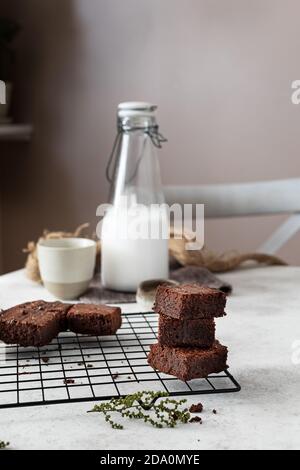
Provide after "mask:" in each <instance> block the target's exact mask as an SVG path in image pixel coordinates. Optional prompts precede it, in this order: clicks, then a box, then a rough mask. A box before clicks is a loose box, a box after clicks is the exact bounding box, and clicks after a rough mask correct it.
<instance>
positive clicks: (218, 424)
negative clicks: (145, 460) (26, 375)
mask: <svg viewBox="0 0 300 470" xmlns="http://www.w3.org/2000/svg"><path fill="white" fill-rule="evenodd" d="M223 277H224V279H226V281H228V282H231V283H232V284H233V288H234V293H233V295H232V296H231V297H230V298H229V300H228V308H227V312H228V316H227V317H225V318H222V319H219V320H218V321H217V335H218V337H219V339H220V340H221V341H222V342H223V343H224V344H226V345H228V346H229V349H230V357H229V364H230V371H231V373H232V374H233V375H234V376H235V377H236V378H237V380H238V381H239V382H240V384H241V386H242V391H241V392H239V393H233V394H225V395H205V396H201V397H200V400H201V401H202V403H203V404H204V407H205V410H204V412H203V415H202V419H203V424H202V425H199V424H189V425H183V426H179V427H178V428H175V429H162V430H159V429H154V428H152V427H150V426H148V425H145V424H144V423H136V422H132V421H130V422H125V423H124V424H125V429H124V430H123V431H118V430H112V429H111V428H110V427H109V426H108V425H107V424H106V423H105V422H104V420H103V418H102V417H101V416H100V415H98V414H87V413H86V411H87V410H89V409H90V408H91V406H92V404H91V403H81V404H65V405H53V406H52V405H51V406H42V407H34V408H22V409H21V408H16V409H9V410H1V411H0V440H1V439H2V440H9V441H10V442H11V447H12V448H13V449H137V448H138V449H149V448H152V449H164V448H165V449H240V448H241V449H248V448H249V449H271V448H275V449H276V448H280V449H293V448H294V449H295V448H298V449H299V448H300V393H299V392H300V363H298V364H297V362H299V361H297V359H300V352H299V351H298V354H297V349H296V348H297V343H296V342H297V341H298V350H299V349H300V348H299V342H300V268H297V267H270V268H260V269H249V270H241V271H236V272H233V273H228V274H226V275H223ZM39 298H42V299H45V300H52V296H51V295H50V294H48V293H47V292H46V291H45V290H44V288H43V287H41V286H38V285H35V284H33V283H31V282H30V281H28V280H26V278H25V276H24V273H23V271H17V272H15V273H11V274H8V275H5V276H2V277H0V307H1V308H6V307H9V306H12V305H14V304H17V303H20V302H23V301H28V300H33V299H39ZM134 309H135V311H138V310H139V309H138V308H137V307H136V306H135V305H127V306H126V307H125V308H124V310H126V311H131V310H134ZM293 346H294V348H295V349H293ZM198 398H199V397H191V398H190V399H189V403H195V402H197V401H199V400H198ZM214 408H215V409H216V410H217V412H218V413H217V414H216V415H214V414H212V409H214Z"/></svg>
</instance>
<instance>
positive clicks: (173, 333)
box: [158, 315, 216, 348]
mask: <svg viewBox="0 0 300 470" xmlns="http://www.w3.org/2000/svg"><path fill="white" fill-rule="evenodd" d="M158 325H159V328H158V341H159V343H160V344H163V345H165V346H195V347H198V348H210V347H211V346H212V345H213V343H214V341H215V329H216V326H215V322H214V320H213V319H208V320H206V319H202V318H200V319H199V318H197V319H196V320H177V319H176V318H171V317H167V316H166V315H159V321H158Z"/></svg>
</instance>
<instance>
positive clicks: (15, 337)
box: [0, 300, 71, 346]
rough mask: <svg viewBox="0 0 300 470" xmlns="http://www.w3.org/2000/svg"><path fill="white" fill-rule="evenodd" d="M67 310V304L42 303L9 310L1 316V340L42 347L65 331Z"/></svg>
mask: <svg viewBox="0 0 300 470" xmlns="http://www.w3.org/2000/svg"><path fill="white" fill-rule="evenodd" d="M70 308H71V305H69V304H63V303H61V302H44V301H43V300H38V301H34V302H26V303H25V304H21V305H17V306H15V307H12V308H10V309H8V310H6V311H4V312H2V314H1V315H0V340H2V341H4V342H5V343H7V344H19V345H20V346H45V345H46V344H49V343H51V341H52V340H53V339H54V338H55V337H56V336H57V335H58V333H59V332H60V331H61V330H63V329H65V327H66V315H67V312H68V310H69V309H70Z"/></svg>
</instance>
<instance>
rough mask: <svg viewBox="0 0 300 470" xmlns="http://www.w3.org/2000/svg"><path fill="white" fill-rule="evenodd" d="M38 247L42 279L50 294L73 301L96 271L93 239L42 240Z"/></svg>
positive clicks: (85, 287)
mask: <svg viewBox="0 0 300 470" xmlns="http://www.w3.org/2000/svg"><path fill="white" fill-rule="evenodd" d="M37 248H38V260H39V268H40V273H41V278H42V281H43V283H44V286H45V287H46V289H47V290H48V291H49V292H51V294H53V295H54V296H55V297H57V298H59V299H62V300H71V299H76V297H78V296H79V295H80V294H82V293H83V292H85V291H86V290H87V288H88V286H89V283H90V282H91V280H92V278H93V275H94V270H95V262H96V242H95V241H94V240H89V239H87V238H59V239H49V240H41V241H39V243H38V247H37Z"/></svg>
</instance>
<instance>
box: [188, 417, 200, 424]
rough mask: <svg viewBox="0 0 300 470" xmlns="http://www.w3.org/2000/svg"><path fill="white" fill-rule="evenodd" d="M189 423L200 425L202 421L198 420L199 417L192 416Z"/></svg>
mask: <svg viewBox="0 0 300 470" xmlns="http://www.w3.org/2000/svg"><path fill="white" fill-rule="evenodd" d="M189 422H190V423H199V424H202V419H201V418H200V416H194V417H193V418H191V419H190V421H189Z"/></svg>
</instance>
